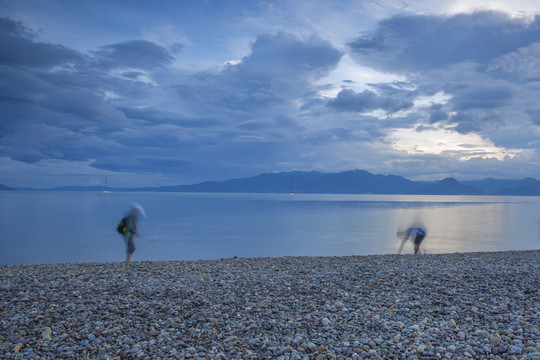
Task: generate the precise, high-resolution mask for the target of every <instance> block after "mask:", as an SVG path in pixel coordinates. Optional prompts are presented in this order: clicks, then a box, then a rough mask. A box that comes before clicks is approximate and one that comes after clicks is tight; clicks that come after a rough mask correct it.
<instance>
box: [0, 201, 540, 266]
mask: <svg viewBox="0 0 540 360" xmlns="http://www.w3.org/2000/svg"><path fill="white" fill-rule="evenodd" d="M131 201H137V202H139V203H140V204H141V205H142V206H143V207H144V208H145V210H146V213H147V215H148V219H146V220H143V221H141V223H140V231H141V233H142V235H143V237H142V238H136V245H137V251H136V252H135V254H134V255H133V260H194V259H217V258H224V257H233V256H238V257H274V256H291V255H309V256H333V255H338V256H342V255H371V254H388V253H396V252H397V249H398V247H399V243H400V240H399V239H398V238H397V237H396V232H397V231H398V230H400V229H403V228H404V227H405V226H407V225H409V224H411V223H412V222H414V221H421V222H422V223H423V224H424V225H425V227H426V228H427V230H428V235H427V237H426V240H425V241H424V243H423V244H422V245H423V247H424V248H425V249H426V251H427V252H428V253H449V252H469V251H499V250H532V249H538V248H540V237H539V235H540V234H539V232H540V222H539V219H540V198H539V197H507V196H504V197H491V196H423V195H307V194H297V195H294V196H292V197H289V195H288V194H194V193H124V192H119V193H112V194H108V195H104V194H101V193H92V192H26V191H15V192H6V191H4V192H0V245H1V250H0V264H20V263H26V264H34V263H58V262H94V261H98V262H110V261H122V260H123V258H124V244H123V241H122V238H121V236H120V235H119V234H117V233H116V231H115V227H116V223H117V222H118V221H119V220H120V218H121V217H122V213H123V212H124V211H126V210H127V208H128V206H129V203H130V202H131ZM403 252H404V253H412V245H411V244H410V243H409V244H407V245H406V246H405V247H404V251H403Z"/></svg>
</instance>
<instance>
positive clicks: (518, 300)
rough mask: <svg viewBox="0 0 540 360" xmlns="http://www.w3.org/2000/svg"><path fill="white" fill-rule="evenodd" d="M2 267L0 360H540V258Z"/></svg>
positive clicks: (513, 254)
mask: <svg viewBox="0 0 540 360" xmlns="http://www.w3.org/2000/svg"><path fill="white" fill-rule="evenodd" d="M0 271H1V273H2V274H3V276H2V277H0V340H1V341H0V358H2V359H11V358H15V359H19V358H20V359H27V358H28V359H37V358H47V359H49V358H91V359H154V358H155V359H165V358H176V359H216V360H229V359H230V360H235V359H271V358H272V359H282V360H289V359H299V360H304V359H306V360H309V359H311V360H312V359H318V360H323V359H330V358H333V359H362V358H372V359H385V358H407V359H421V358H449V359H454V358H457V359H465V358H494V359H498V358H507V359H540V355H539V354H540V320H539V319H540V313H539V312H540V310H539V306H538V299H539V298H540V294H539V291H540V251H539V250H531V251H506V252H493V253H460V254H457V253H456V254H430V255H425V256H412V255H380V256H345V257H284V258H233V259H220V260H205V261H170V262H134V263H131V264H123V263H99V264H98V263H87V264H49V265H17V266H13V265H0ZM29 299H32V301H29Z"/></svg>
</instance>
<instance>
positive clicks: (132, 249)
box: [126, 234, 135, 262]
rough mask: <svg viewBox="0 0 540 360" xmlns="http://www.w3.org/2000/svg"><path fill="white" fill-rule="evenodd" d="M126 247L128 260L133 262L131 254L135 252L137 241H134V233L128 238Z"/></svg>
mask: <svg viewBox="0 0 540 360" xmlns="http://www.w3.org/2000/svg"><path fill="white" fill-rule="evenodd" d="M126 245H127V249H126V262H131V255H133V253H134V252H135V242H134V241H133V234H130V235H129V236H128V239H127V243H126Z"/></svg>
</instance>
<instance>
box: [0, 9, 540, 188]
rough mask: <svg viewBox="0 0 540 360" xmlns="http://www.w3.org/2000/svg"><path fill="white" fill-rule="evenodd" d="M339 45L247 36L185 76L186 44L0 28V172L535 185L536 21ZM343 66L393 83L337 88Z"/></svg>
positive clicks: (436, 28) (414, 22) (502, 19)
mask: <svg viewBox="0 0 540 360" xmlns="http://www.w3.org/2000/svg"><path fill="white" fill-rule="evenodd" d="M342 40H343V44H346V46H341V45H340V44H334V43H332V42H331V41H329V40H326V39H325V38H324V37H322V36H320V35H318V34H316V33H315V32H312V33H311V34H309V35H300V34H298V33H294V32H290V31H286V29H284V30H281V31H276V32H273V33H258V34H254V36H253V38H252V41H251V42H250V44H249V47H248V50H247V52H246V53H245V54H244V55H243V57H242V58H240V59H236V60H234V59H231V60H230V61H228V62H227V63H223V64H221V65H216V64H210V65H208V66H203V65H204V64H202V63H201V64H196V66H191V67H190V66H188V64H185V63H184V62H183V60H182V59H183V57H184V56H189V55H185V54H184V53H185V52H189V46H190V44H189V42H184V44H182V45H179V44H180V43H179V42H178V41H177V40H176V39H173V41H172V42H171V43H170V44H165V43H157V42H155V41H152V40H148V39H142V38H131V39H125V40H123V41H119V42H111V43H102V44H100V45H99V46H98V47H97V48H87V49H86V50H84V51H83V50H81V49H79V50H75V49H73V48H70V47H69V46H65V45H62V44H61V43H52V42H46V41H41V40H40V34H39V32H36V31H35V30H33V29H32V28H31V27H30V25H29V24H26V23H24V21H22V20H17V19H14V18H9V17H4V18H1V19H0V78H1V79H2V80H1V81H0V111H1V114H2V115H1V122H0V169H2V172H3V173H4V174H5V176H6V179H8V180H10V181H11V182H10V183H9V184H7V185H12V186H13V185H19V184H13V182H15V181H17V179H18V178H20V182H21V183H24V185H32V186H39V185H40V184H39V183H38V182H39V181H40V180H39V176H38V177H34V178H35V182H34V183H32V182H31V181H30V180H29V178H28V174H31V173H32V172H33V171H35V173H36V174H39V171H40V168H43V167H45V166H47V167H49V168H51V167H52V168H54V167H55V166H56V167H69V166H70V165H69V164H70V163H72V164H77V165H76V166H75V165H74V166H73V168H74V169H75V168H77V169H78V168H79V166H83V167H84V166H86V168H87V171H88V174H85V176H87V179H90V178H91V177H92V176H93V177H98V176H100V175H105V174H106V175H108V176H111V177H114V174H118V176H119V177H118V178H119V179H120V178H123V179H126V182H129V183H127V184H125V185H128V186H129V185H133V186H140V185H142V186H144V185H148V186H150V185H161V184H180V183H189V182H193V181H202V180H205V179H226V178H230V177H240V176H248V175H255V174H257V173H260V172H272V171H290V170H312V169H314V170H323V171H339V170H346V169H354V168H361V169H366V170H369V171H372V172H376V173H395V174H400V175H404V176H409V177H412V178H437V177H443V176H455V177H459V178H479V177H489V176H493V177H513V178H514V177H524V176H538V175H540V174H538V173H537V170H536V169H538V165H539V164H538V162H539V156H538V154H539V147H540V143H539V141H538V135H539V133H540V129H539V127H540V117H539V116H538V114H539V113H540V106H539V105H538V103H537V99H538V98H539V95H540V94H539V89H540V87H539V86H538V85H539V84H540V82H539V81H540V72H539V70H538V69H539V66H538V65H540V64H539V60H538V59H539V58H540V57H539V55H540V16H536V17H534V18H516V17H511V16H510V15H508V14H507V13H503V12H495V11H481V12H473V13H468V14H455V15H446V16H442V15H408V14H399V15H395V16H391V17H387V18H385V19H383V20H381V21H379V22H378V23H377V25H376V27H375V28H373V29H372V30H370V31H364V32H363V33H362V34H361V36H359V37H357V38H352V39H342ZM345 55H347V56H350V57H351V58H352V59H354V61H355V62H356V64H357V66H358V71H365V69H370V71H375V72H380V73H384V74H393V76H394V77H395V79H396V80H395V81H391V82H388V81H380V82H376V81H373V77H370V79H371V81H369V82H368V81H366V82H365V83H358V81H357V80H356V81H351V80H350V78H349V79H347V78H343V79H339V80H340V81H338V82H336V81H335V79H334V78H333V74H334V72H335V71H337V70H339V68H340V66H341V64H342V60H343V58H344V56H345ZM362 69H364V70H362ZM351 75H352V74H351ZM386 76H388V75H386ZM351 78H352V76H351ZM356 78H357V77H356ZM443 134H444V138H445V139H446V140H441V141H439V144H438V145H437V149H438V150H435V147H433V148H432V150H430V148H429V146H427V145H428V143H431V142H433V137H437V136H441V139H442V138H443ZM428 135H429V139H428V138H426V136H428ZM422 136H424V139H425V141H423V140H422ZM455 139H461V140H462V141H463V143H461V145H460V146H458V147H457V148H456V147H452V146H450V142H451V141H454V140H455ZM444 141H446V142H447V143H448V144H447V145H448V146H447V147H446V149H447V151H444V150H443V151H440V149H445V147H444V146H443V145H444V144H442V142H444ZM456 141H458V142H459V140H456ZM467 141H469V142H470V143H467ZM473 142H474V144H473ZM84 164H86V165H84ZM44 173H49V172H44ZM25 176H26V177H27V178H24V177H25ZM127 179H129V180H127ZM137 179H138V180H137ZM0 180H2V179H0ZM77 180H78V181H80V178H77ZM2 181H4V180H2ZM2 181H0V182H2ZM41 181H42V183H45V182H46V181H51V182H54V181H56V182H58V179H56V178H55V179H53V178H48V180H44V179H42V180H41ZM88 181H91V180H88ZM118 181H120V180H118ZM149 182H151V183H149ZM65 183H69V180H64V183H63V184H65ZM49 185H54V184H49Z"/></svg>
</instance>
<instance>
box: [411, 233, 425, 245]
mask: <svg viewBox="0 0 540 360" xmlns="http://www.w3.org/2000/svg"><path fill="white" fill-rule="evenodd" d="M425 237H426V235H417V236H416V237H415V238H414V245H420V244H421V243H422V241H424V238H425Z"/></svg>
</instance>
